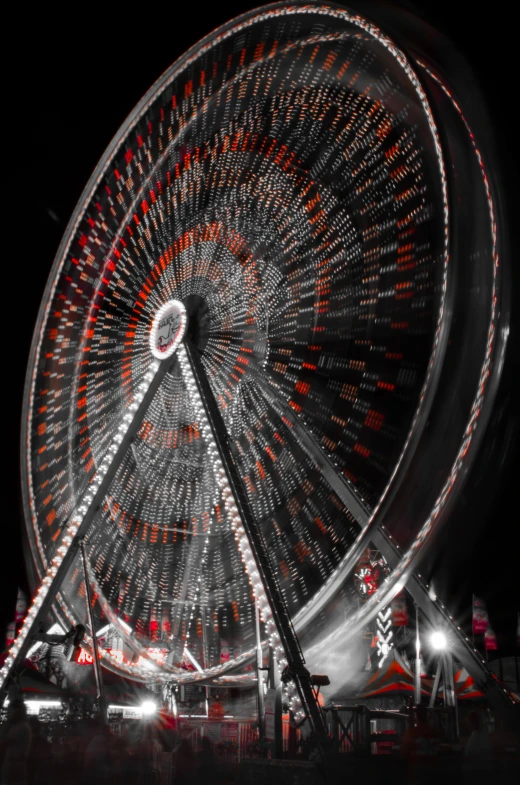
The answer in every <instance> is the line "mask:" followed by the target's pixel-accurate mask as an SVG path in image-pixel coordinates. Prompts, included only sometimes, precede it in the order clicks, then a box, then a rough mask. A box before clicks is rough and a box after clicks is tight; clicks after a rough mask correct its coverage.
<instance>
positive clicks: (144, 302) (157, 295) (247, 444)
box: [2, 3, 507, 725]
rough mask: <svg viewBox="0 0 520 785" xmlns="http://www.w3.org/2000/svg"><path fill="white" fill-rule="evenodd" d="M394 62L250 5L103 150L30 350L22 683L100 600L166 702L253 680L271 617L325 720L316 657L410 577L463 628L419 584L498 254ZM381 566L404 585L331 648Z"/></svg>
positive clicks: (349, 19) (365, 30)
mask: <svg viewBox="0 0 520 785" xmlns="http://www.w3.org/2000/svg"><path fill="white" fill-rule="evenodd" d="M394 39H395V36H390V37H389V35H388V34H387V33H386V32H383V31H382V30H381V29H379V27H377V26H376V25H374V24H373V23H372V22H370V21H368V20H366V19H364V18H362V17H360V16H359V15H357V14H355V13H353V12H350V11H348V10H345V9H342V8H339V7H337V6H327V5H318V4H313V3H306V4H305V5H302V4H298V3H292V4H283V3H282V4H278V5H273V6H267V7H265V8H261V9H258V10H256V11H253V12H251V13H248V14H246V15H244V16H242V17H240V18H239V19H237V20H234V21H232V22H230V23H229V24H227V25H225V26H224V27H222V28H220V29H219V30H218V31H216V32H215V33H214V34H212V35H211V36H209V37H207V38H206V39H204V40H203V41H201V42H200V44H198V45H197V46H196V47H194V48H193V49H191V50H190V51H188V52H187V53H186V54H185V55H184V56H183V57H182V58H181V59H180V60H178V61H177V62H176V63H174V65H173V66H171V68H169V69H168V70H167V71H166V72H165V73H164V74H163V76H162V77H161V78H160V79H159V80H158V81H157V82H156V84H155V85H154V86H153V87H152V88H151V90H150V91H149V92H148V93H147V94H146V95H145V97H144V98H143V100H142V101H141V103H140V104H139V105H138V106H137V107H136V109H135V111H134V112H133V113H132V115H131V116H130V117H129V118H128V120H127V121H126V123H125V124H124V126H123V127H122V128H121V130H120V131H119V133H118V134H117V136H116V137H115V139H114V140H113V141H112V143H111V144H110V146H109V148H108V149H107V151H106V153H105V155H104V156H103V158H102V160H101V161H100V163H99V165H98V167H97V169H96V171H95V172H94V174H93V176H92V178H91V180H90V182H89V183H88V185H87V187H86V189H85V191H84V194H83V196H82V198H81V200H80V202H79V204H78V206H77V208H76V211H75V213H74V215H73V217H72V219H71V222H70V224H69V226H68V228H67V231H66V233H65V236H64V238H63V241H62V244H61V246H60V249H59V251H58V254H57V257H56V260H55V263H54V267H53V270H52V273H51V276H50V278H49V282H48V285H47V290H46V293H45V297H44V300H43V303H42V307H41V310H40V314H39V319H38V324H37V327H36V330H35V337H34V342H33V347H32V352H31V357H30V363H29V371H28V376H27V385H26V396H25V414H24V435H23V438H24V456H25V463H24V480H23V482H24V487H23V491H24V501H25V510H26V519H27V527H28V536H29V542H30V551H31V558H32V561H33V565H34V567H35V570H36V573H37V575H38V580H39V582H40V585H39V588H38V591H37V593H36V595H35V600H34V603H33V605H32V607H31V609H30V611H29V614H28V617H27V619H26V622H25V624H24V626H23V627H22V630H21V632H20V635H19V637H18V639H17V641H15V644H14V645H13V648H12V649H11V651H10V654H9V656H8V658H7V660H6V663H5V665H4V667H3V669H2V678H3V680H4V681H5V679H6V678H7V676H8V674H9V671H10V669H11V668H12V667H14V666H15V665H16V663H17V662H18V661H19V660H20V659H21V658H22V657H23V656H24V655H25V653H26V651H27V648H28V645H29V642H30V639H31V629H34V625H35V624H38V623H39V622H40V621H41V619H42V618H44V617H45V616H46V615H47V614H48V613H49V611H50V610H51V608H52V610H53V612H54V614H55V615H56V617H57V618H58V620H61V621H62V622H63V623H65V624H66V625H70V624H78V623H82V624H87V630H88V633H89V634H90V639H89V640H90V641H92V638H93V637H94V638H95V630H92V629H90V627H89V625H88V618H87V610H86V605H85V589H86V584H88V587H89V588H90V590H91V592H92V601H91V603H90V605H91V612H92V617H93V626H94V627H95V628H96V629H99V628H101V627H102V626H104V625H106V624H107V622H108V623H110V624H111V625H112V628H113V629H114V630H115V631H116V632H117V634H118V636H119V637H120V638H121V640H123V641H124V644H125V646H126V647H127V650H128V651H130V652H131V653H132V656H131V657H129V658H122V657H121V656H117V652H115V651H113V650H112V651H111V650H108V649H103V648H101V649H100V651H99V656H100V657H101V658H102V663H103V665H104V666H105V667H107V668H109V669H112V670H114V671H116V672H119V673H122V674H124V675H127V676H130V677H132V678H135V679H138V680H142V681H147V682H156V683H165V682H172V681H173V682H175V683H186V682H200V683H218V680H219V679H223V678H225V677H226V676H229V675H230V674H234V676H235V678H241V677H244V678H246V677H247V673H245V672H244V666H245V665H246V664H247V663H248V662H249V661H250V659H251V657H252V656H253V654H254V650H255V606H258V608H259V612H260V615H261V618H262V624H263V629H264V633H265V638H266V639H267V640H269V642H270V643H271V645H272V646H273V647H274V648H275V649H276V650H277V654H278V658H279V661H280V662H281V664H282V667H287V674H288V678H289V680H292V682H293V684H294V693H293V699H294V701H295V702H296V703H298V702H299V703H301V705H302V710H303V711H304V712H305V713H306V714H307V715H308V716H309V717H310V718H311V721H312V722H313V723H314V724H315V725H319V722H320V719H319V711H318V709H317V708H316V706H315V704H314V702H313V699H312V691H311V688H310V682H309V681H308V673H307V671H306V670H305V668H304V667H303V665H304V654H305V657H306V658H307V660H308V661H310V662H312V661H313V658H314V659H316V658H318V657H319V652H320V650H323V649H324V648H326V649H327V651H329V652H330V651H336V652H340V651H341V650H342V647H343V646H344V645H345V642H346V641H348V640H349V639H350V638H351V637H352V636H354V635H356V634H357V632H359V630H360V629H361V627H362V625H363V624H365V623H366V621H367V620H368V619H369V618H370V617H371V616H374V615H375V614H376V613H377V610H378V608H380V607H381V604H383V605H384V604H385V603H388V602H389V600H390V599H391V598H392V596H394V595H395V593H396V592H397V591H399V590H400V589H401V588H402V586H403V585H405V584H406V585H407V587H408V588H409V590H410V591H411V592H412V594H413V596H414V599H415V600H416V601H417V602H418V603H419V604H420V605H421V607H423V609H424V610H425V613H426V614H427V615H428V616H429V618H431V619H432V621H433V620H434V619H439V618H440V619H442V620H443V621H444V622H445V623H446V624H448V625H449V624H450V620H449V617H448V615H447V612H446V611H445V610H444V609H443V607H442V606H441V605H440V604H439V603H438V602H436V601H434V600H432V599H431V598H430V597H429V595H428V590H427V587H426V586H425V585H424V583H423V582H422V580H421V578H420V576H418V575H417V574H416V572H415V570H416V568H417V566H418V564H419V560H420V558H421V557H422V556H424V553H425V551H426V550H427V549H428V548H429V546H430V543H431V541H432V539H433V534H434V532H435V531H436V529H437V528H438V527H439V526H440V525H441V524H442V522H443V520H444V518H445V517H446V516H447V513H448V511H449V505H450V503H451V500H452V498H454V497H455V495H456V493H457V491H458V488H459V486H460V484H461V481H462V479H463V476H464V474H465V472H466V469H467V466H468V465H469V463H470V461H471V459H472V456H473V454H474V452H475V450H476V447H477V443H478V438H479V435H480V432H481V431H482V430H483V428H482V427H481V424H482V423H485V421H486V418H487V415H488V411H489V409H490V407H491V404H492V400H493V395H494V391H495V389H496V385H497V383H498V378H499V373H500V358H501V354H502V352H503V341H504V338H503V330H501V326H503V325H504V324H505V321H504V320H507V313H506V312H505V310H504V306H503V292H502V267H501V259H500V255H499V251H500V248H499V242H500V237H499V236H498V237H497V226H496V217H495V211H494V203H493V193H492V183H491V182H490V180H489V176H488V174H487V171H486V168H485V161H484V158H483V156H482V154H481V151H480V150H479V148H478V147H477V143H476V142H475V140H474V137H473V135H472V132H471V130H470V126H469V121H468V119H467V118H466V116H465V114H464V112H463V109H462V107H461V104H460V103H459V100H458V98H457V96H456V94H455V93H454V92H453V90H452V88H451V87H450V84H449V83H448V82H447V81H446V80H445V78H444V77H442V76H441V71H440V69H437V68H436V67H435V64H434V63H433V62H432V61H430V60H429V59H428V56H427V55H426V56H424V57H423V56H419V55H418V54H417V48H414V47H410V48H409V49H407V47H406V41H405V40H403V41H399V43H396V40H394ZM448 139H449V140H450V141H449V143H448ZM469 182H471V184H472V189H471V195H470V197H468V196H467V191H466V190H465V189H467V186H468V183H469ZM476 287H478V296H477V294H475V292H476ZM454 314H457V319H454ZM475 314H477V318H476V319H475ZM454 400H456V401H457V404H456V405H454V404H453V401H454ZM477 426H478V427H477ZM441 447H442V448H441ZM80 542H81V544H82V547H83V549H84V552H85V554H86V565H87V580H86V581H85V575H84V573H83V571H82V567H81V561H80V553H79V550H78V545H79V544H80ZM368 546H371V547H375V548H377V549H378V551H379V552H380V553H381V554H383V556H384V558H385V560H386V563H387V565H388V574H387V575H386V577H385V579H384V581H382V582H381V585H380V586H379V587H378V588H377V591H374V592H373V593H371V595H370V597H369V598H368V599H367V601H366V602H365V603H364V604H363V606H362V608H361V609H358V608H357V607H356V608H354V606H352V608H350V609H349V606H348V603H346V604H345V607H346V608H347V611H346V614H344V621H342V622H341V623H340V624H337V623H336V622H335V624H334V627H333V628H332V626H331V624H330V622H329V621H328V619H330V618H331V617H332V614H331V608H332V607H333V606H334V605H335V604H337V603H338V601H342V600H343V599H344V596H345V586H346V583H347V581H348V579H349V577H351V576H352V575H353V572H354V569H355V566H356V564H357V563H358V561H359V558H360V555H361V554H362V552H363V551H364V549H366V548H367V547H368ZM452 633H453V636H454V641H455V646H458V656H459V657H460V658H461V659H462V660H463V661H464V662H465V663H466V664H467V667H468V668H469V669H470V672H472V671H473V672H476V671H478V672H479V673H480V672H481V671H482V672H483V667H484V666H483V664H482V663H481V661H480V658H479V657H478V655H477V654H476V652H474V650H472V648H471V646H470V645H469V643H468V642H467V641H465V640H464V636H463V635H462V634H461V633H460V631H457V629H456V628H455V627H453V629H452ZM226 647H227V648H226ZM301 647H302V648H303V653H302V648H301ZM223 648H226V651H227V654H226V656H225V657H223V655H222V651H223ZM158 650H160V651H161V656H160V657H158V656H156V651H158ZM154 651H155V654H154ZM186 656H188V657H189V659H190V661H191V662H195V664H196V667H195V669H193V670H186V667H185V660H186ZM479 669H480V671H479Z"/></svg>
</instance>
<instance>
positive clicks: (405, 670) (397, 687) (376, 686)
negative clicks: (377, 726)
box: [357, 649, 430, 698]
mask: <svg viewBox="0 0 520 785" xmlns="http://www.w3.org/2000/svg"><path fill="white" fill-rule="evenodd" d="M413 693H414V675H413V673H412V671H411V670H410V668H409V666H408V665H407V664H406V663H405V661H404V660H403V658H402V657H401V655H400V654H399V652H398V651H397V649H392V650H391V651H390V653H389V654H388V656H387V657H386V658H385V660H384V662H383V664H382V667H381V668H379V669H378V670H377V671H376V672H375V673H372V674H369V678H368V680H367V681H366V683H365V685H364V687H363V688H362V689H361V691H360V692H359V694H358V696H357V697H359V698H372V697H375V696H379V695H389V694H392V695H395V694H400V695H413ZM429 694H430V691H429V689H428V688H427V686H426V685H425V684H424V683H423V684H422V685H421V695H425V696H428V695H429Z"/></svg>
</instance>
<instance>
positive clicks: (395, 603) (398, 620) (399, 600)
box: [391, 589, 408, 627]
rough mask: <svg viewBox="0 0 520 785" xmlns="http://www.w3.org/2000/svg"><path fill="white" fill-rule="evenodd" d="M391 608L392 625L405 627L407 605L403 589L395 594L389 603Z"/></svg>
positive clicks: (406, 622) (406, 623)
mask: <svg viewBox="0 0 520 785" xmlns="http://www.w3.org/2000/svg"><path fill="white" fill-rule="evenodd" d="M391 608H392V624H393V626H394V627H407V626H408V606H407V604H406V594H405V590H404V589H403V590H402V591H400V592H399V594H396V596H395V597H394V599H393V600H392V603H391Z"/></svg>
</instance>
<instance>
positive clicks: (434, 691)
mask: <svg viewBox="0 0 520 785" xmlns="http://www.w3.org/2000/svg"><path fill="white" fill-rule="evenodd" d="M441 673H442V655H441V656H440V657H439V661H438V663H437V671H436V673H435V680H434V682H433V688H432V694H431V696H430V708H433V706H434V705H435V699H436V697H437V693H438V691H439V684H440V681H441Z"/></svg>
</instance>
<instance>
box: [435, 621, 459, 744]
mask: <svg viewBox="0 0 520 785" xmlns="http://www.w3.org/2000/svg"><path fill="white" fill-rule="evenodd" d="M430 644H431V647H432V648H433V649H434V650H435V651H437V652H439V661H438V663H437V671H436V673H435V681H434V683H433V689H432V694H431V698H430V707H432V706H433V705H434V704H435V699H436V697H437V693H438V691H439V684H440V681H441V678H442V683H443V686H444V705H445V707H446V708H452V709H453V718H454V736H455V738H456V739H457V738H458V736H459V717H458V706H457V696H456V693H455V680H454V678H453V657H452V655H451V652H450V649H449V645H448V639H447V637H446V635H445V634H444V632H442V631H440V630H436V631H435V632H432V634H431V636H430Z"/></svg>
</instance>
